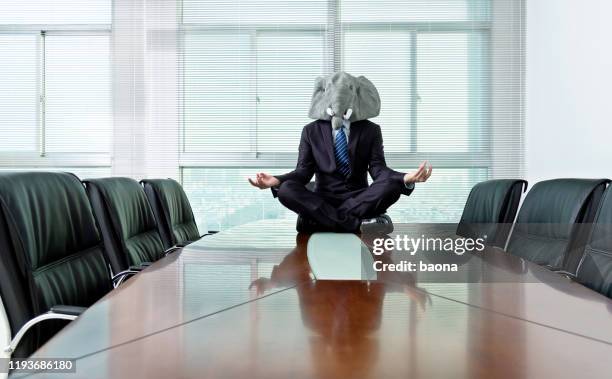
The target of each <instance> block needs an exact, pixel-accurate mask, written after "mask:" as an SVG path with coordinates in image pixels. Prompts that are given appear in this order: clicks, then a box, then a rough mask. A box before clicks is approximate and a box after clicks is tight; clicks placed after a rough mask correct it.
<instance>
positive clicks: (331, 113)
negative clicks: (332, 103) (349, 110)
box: [326, 108, 334, 117]
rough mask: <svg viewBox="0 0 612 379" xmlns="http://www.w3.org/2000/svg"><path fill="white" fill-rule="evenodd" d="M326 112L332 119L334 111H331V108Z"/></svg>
mask: <svg viewBox="0 0 612 379" xmlns="http://www.w3.org/2000/svg"><path fill="white" fill-rule="evenodd" d="M326 112H327V114H328V115H330V116H332V117H334V111H332V109H331V108H327V110H326Z"/></svg>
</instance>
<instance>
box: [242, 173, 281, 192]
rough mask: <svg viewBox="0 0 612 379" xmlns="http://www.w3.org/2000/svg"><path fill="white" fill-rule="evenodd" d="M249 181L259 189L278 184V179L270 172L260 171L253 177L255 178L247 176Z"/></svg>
mask: <svg viewBox="0 0 612 379" xmlns="http://www.w3.org/2000/svg"><path fill="white" fill-rule="evenodd" d="M249 183H251V185H252V186H253V187H257V188H259V189H266V188H270V187H276V186H277V185H279V184H280V181H279V180H278V179H276V178H275V177H274V176H272V175H270V174H266V173H265V172H260V173H258V174H257V176H256V177H255V180H253V179H251V178H249Z"/></svg>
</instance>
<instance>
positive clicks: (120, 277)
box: [111, 269, 141, 288]
mask: <svg viewBox="0 0 612 379" xmlns="http://www.w3.org/2000/svg"><path fill="white" fill-rule="evenodd" d="M140 271H141V270H132V269H127V270H124V271H121V272H119V273H117V274H115V275H114V276H113V277H112V278H111V281H112V282H113V288H117V287H119V285H120V284H121V283H123V282H124V281H125V279H126V278H128V277H130V276H132V275H135V274H138V273H139V272H140Z"/></svg>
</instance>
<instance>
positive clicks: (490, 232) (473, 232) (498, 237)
mask: <svg viewBox="0 0 612 379" xmlns="http://www.w3.org/2000/svg"><path fill="white" fill-rule="evenodd" d="M525 189H527V181H525V180H521V179H499V180H487V181H485V182H481V183H478V184H476V185H475V186H474V188H472V190H471V191H470V194H469V196H468V199H467V201H466V203H465V207H464V208H463V214H462V215H461V221H459V225H458V226H457V235H460V236H462V237H466V238H483V237H484V236H487V242H486V243H487V245H490V246H496V247H501V248H504V247H505V245H506V241H507V240H508V235H509V234H510V229H511V228H512V223H513V222H514V218H515V217H516V212H517V210H518V206H519V203H520V201H521V195H522V194H523V192H524V191H525Z"/></svg>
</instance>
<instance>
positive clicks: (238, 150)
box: [180, 0, 522, 230]
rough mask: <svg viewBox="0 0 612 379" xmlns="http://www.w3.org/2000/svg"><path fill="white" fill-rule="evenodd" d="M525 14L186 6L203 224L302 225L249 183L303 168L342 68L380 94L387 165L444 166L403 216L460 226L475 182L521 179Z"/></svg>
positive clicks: (363, 4)
mask: <svg viewBox="0 0 612 379" xmlns="http://www.w3.org/2000/svg"><path fill="white" fill-rule="evenodd" d="M500 5H501V6H500ZM521 12H522V11H521V9H520V6H519V5H518V2H516V1H514V0H432V1H426V2H425V1H417V0H405V1H394V0H382V1H377V2H372V1H365V0H335V1H308V2H307V1H291V2H287V1H272V2H270V1H261V0H259V1H258V0H252V1H245V2H239V3H237V2H232V1H215V2H208V1H204V2H199V1H191V0H189V1H188V0H184V1H183V14H182V33H183V34H182V35H183V51H182V55H183V71H182V85H183V91H182V104H183V106H182V112H181V113H182V118H183V126H182V136H183V139H182V141H183V144H182V149H181V157H180V166H181V168H182V171H181V172H182V180H183V183H184V185H185V188H186V190H187V192H188V195H189V197H190V199H191V201H192V203H194V204H195V208H196V212H195V213H196V217H198V218H200V219H201V222H205V223H207V227H208V229H211V230H218V229H223V228H227V227H231V226H234V225H238V224H242V223H245V222H250V221H255V220H260V219H266V218H288V219H293V218H294V217H295V216H294V215H293V214H291V212H289V211H286V210H285V209H284V208H283V207H282V206H281V205H280V204H278V202H277V201H275V200H273V199H272V197H271V196H270V194H269V192H268V191H262V192H258V191H256V190H254V189H252V188H250V187H248V183H247V181H246V177H247V176H249V175H253V174H254V173H255V172H258V171H269V172H271V173H273V174H274V173H282V172H285V171H288V170H291V169H292V168H293V166H294V165H295V160H296V158H297V145H298V143H299V136H300V130H301V128H302V127H303V125H305V124H307V123H308V122H310V121H311V120H309V119H308V118H307V112H308V108H309V101H310V95H311V93H312V88H313V83H314V79H315V77H316V76H319V75H325V74H328V73H330V72H332V71H335V70H340V69H342V70H345V71H347V72H349V73H352V74H354V75H365V76H366V77H368V78H369V79H370V80H372V82H374V84H375V85H376V86H377V88H378V90H379V93H380V95H381V99H382V108H381V113H380V116H378V117H377V118H375V119H373V121H374V122H376V123H378V124H380V125H381V129H382V133H383V139H384V141H385V151H386V155H387V161H388V163H389V165H390V166H391V167H394V168H396V169H398V170H402V169H403V170H405V171H409V170H412V169H413V168H414V167H416V166H417V165H418V163H419V162H420V161H421V160H425V159H427V160H429V161H430V162H431V163H432V164H433V165H434V167H435V171H434V176H433V177H432V179H431V180H430V182H428V183H427V184H425V185H423V186H424V189H423V190H421V186H417V187H418V188H417V190H416V191H415V192H414V194H413V195H412V196H410V197H408V198H406V197H403V198H402V199H401V200H400V201H399V202H398V204H396V205H395V206H394V207H392V208H391V209H390V211H389V212H390V214H391V216H392V218H393V219H394V221H395V222H455V221H458V219H459V217H460V215H461V211H462V209H463V205H464V203H465V200H466V198H467V195H468V193H469V191H470V189H471V188H472V186H473V185H474V184H475V183H477V182H480V181H483V180H487V179H492V178H499V177H508V176H520V175H521V173H522V165H521V162H522V137H521V136H522V132H521V130H522V122H521V116H520V115H521V114H522V107H521V101H520V98H521V91H522V88H521V83H522V81H521V78H522V66H521V63H520V62H521V59H520V57H521V56H522V44H521V39H522V37H521V35H522V34H521V33H522V30H521V28H520V27H516V25H521V23H520V20H521V17H522V13H521ZM500 42H501V43H500ZM517 57H518V59H517ZM514 62H518V64H515V63H514ZM510 99H511V101H508V100H510ZM508 115H512V117H509V116H508ZM509 120H512V121H509ZM500 146H503V149H500V148H499V147H500ZM264 167H265V168H266V170H263V169H262V168H264Z"/></svg>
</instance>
